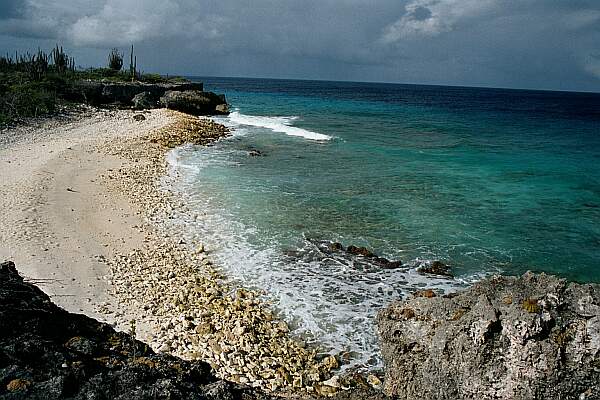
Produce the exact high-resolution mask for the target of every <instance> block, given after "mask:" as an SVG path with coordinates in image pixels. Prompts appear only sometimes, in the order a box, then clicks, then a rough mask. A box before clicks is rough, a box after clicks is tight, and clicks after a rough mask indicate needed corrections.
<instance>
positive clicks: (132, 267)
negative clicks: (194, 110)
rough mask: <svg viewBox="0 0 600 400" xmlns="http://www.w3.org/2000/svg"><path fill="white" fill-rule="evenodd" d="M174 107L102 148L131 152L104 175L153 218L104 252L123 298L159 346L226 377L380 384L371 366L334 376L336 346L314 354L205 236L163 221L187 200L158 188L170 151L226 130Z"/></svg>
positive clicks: (318, 388)
mask: <svg viewBox="0 0 600 400" xmlns="http://www.w3.org/2000/svg"><path fill="white" fill-rule="evenodd" d="M173 116H174V119H175V122H174V123H172V124H171V125H169V126H167V127H164V128H163V129H160V130H158V131H155V132H152V133H151V134H150V135H148V136H146V137H141V138H137V139H134V140H130V141H123V140H117V141H114V142H113V143H106V144H103V145H101V146H100V147H99V150H100V151H102V152H105V153H107V154H112V155H118V156H120V157H124V158H127V159H129V160H130V163H129V166H128V167H125V168H122V169H120V170H119V171H113V172H112V173H111V174H110V175H107V176H104V177H103V179H104V183H105V185H106V187H107V188H108V189H109V190H113V191H116V192H118V193H121V194H125V195H126V196H128V197H129V198H130V199H131V200H132V202H133V203H134V204H136V205H137V206H138V208H139V210H140V213H141V215H142V216H143V218H144V219H145V220H146V221H148V224H146V225H145V226H144V227H141V229H142V230H143V231H144V233H145V235H146V245H145V246H144V248H142V249H138V250H136V251H133V252H131V253H129V254H121V255H119V256H117V257H115V258H114V259H111V260H107V263H108V265H109V266H110V270H111V275H110V277H109V278H108V279H109V280H110V283H111V284H112V287H113V289H114V295H115V296H116V298H117V299H119V307H126V308H128V309H129V310H132V311H135V314H137V315H138V318H139V322H141V323H143V324H145V325H148V326H150V327H151V328H150V330H151V331H152V332H153V335H152V337H151V338H149V344H150V345H151V346H152V348H153V349H155V350H156V351H165V352H170V353H172V354H174V355H177V356H180V357H182V358H184V359H201V360H204V361H206V362H209V363H210V364H211V365H212V367H213V369H214V371H215V373H216V375H217V376H218V377H220V378H224V379H227V380H230V381H233V382H238V383H245V384H248V385H251V386H254V387H260V388H262V389H265V390H268V391H273V392H278V393H284V392H303V393H316V394H320V395H331V394H333V393H335V392H337V391H338V390H340V389H341V388H342V387H346V388H352V387H357V386H361V387H363V388H369V387H371V386H373V387H374V388H380V387H381V381H380V380H379V378H378V377H376V376H374V375H371V376H367V377H362V376H358V375H357V376H353V377H350V376H348V377H344V378H339V377H335V378H333V377H334V375H333V372H334V371H335V370H336V369H337V368H338V367H339V360H338V359H337V358H336V357H335V355H329V356H325V357H323V356H318V355H317V352H316V350H315V349H310V348H306V345H305V344H304V343H303V342H302V341H301V340H299V339H295V338H292V337H291V336H290V335H289V328H288V327H287V325H286V324H285V322H283V321H281V320H278V319H277V318H276V317H274V316H273V314H272V312H271V311H270V310H269V307H268V305H267V304H265V303H264V302H263V301H261V300H260V298H259V297H260V296H259V295H258V294H257V293H253V292H251V291H248V290H245V289H242V288H235V287H231V286H229V285H228V284H226V283H224V280H223V279H222V277H221V276H220V275H219V273H218V272H217V270H216V269H215V268H214V267H213V266H212V263H211V261H210V257H209V255H207V253H206V252H205V251H204V247H203V245H202V244H199V243H184V242H183V241H182V240H181V239H180V238H178V237H177V234H176V233H174V232H167V231H165V230H163V229H161V223H160V222H161V221H165V220H166V219H168V218H170V217H172V215H173V213H174V212H176V211H179V212H180V211H182V208H183V207H184V205H183V203H182V202H181V200H180V199H178V198H177V197H176V196H175V195H174V194H173V193H170V192H166V191H165V190H163V189H161V188H160V179H161V178H162V177H164V176H165V174H166V172H167V163H166V157H165V156H166V153H167V152H168V151H169V150H170V149H172V148H174V147H176V146H180V145H182V144H184V143H193V144H200V145H206V144H209V143H210V142H212V141H214V140H217V139H218V138H221V137H223V136H225V135H227V134H228V130H227V129H226V128H225V127H224V126H222V125H219V124H216V123H214V122H212V121H210V120H207V119H197V118H192V117H190V116H187V115H185V114H181V113H173ZM109 310H110V307H103V309H102V310H101V311H103V312H107V311H109ZM120 322H121V323H125V322H126V321H120ZM332 378H333V379H332Z"/></svg>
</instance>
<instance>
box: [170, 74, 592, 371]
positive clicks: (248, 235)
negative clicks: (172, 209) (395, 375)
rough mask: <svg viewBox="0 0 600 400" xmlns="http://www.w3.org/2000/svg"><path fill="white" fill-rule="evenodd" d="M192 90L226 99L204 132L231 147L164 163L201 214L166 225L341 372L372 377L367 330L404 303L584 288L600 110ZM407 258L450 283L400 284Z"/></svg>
mask: <svg viewBox="0 0 600 400" xmlns="http://www.w3.org/2000/svg"><path fill="white" fill-rule="evenodd" d="M202 80H203V81H204V82H205V86H206V89H207V90H214V91H217V92H224V93H226V94H227V97H228V101H229V102H230V103H231V104H232V106H233V108H234V109H235V111H234V112H233V113H232V114H231V115H230V116H229V117H223V118H216V120H217V121H218V122H221V123H223V124H225V125H228V126H230V127H232V128H234V133H233V135H232V136H231V137H230V138H228V139H225V140H221V141H220V142H218V143H216V144H215V145H213V146H210V147H208V148H197V147H185V148H181V149H177V150H176V151H174V152H173V153H172V154H171V155H170V161H171V165H172V166H173V168H175V169H177V170H178V171H179V173H180V178H179V182H178V183H177V185H176V186H177V189H178V190H181V191H182V192H183V193H184V195H185V198H186V201H187V202H188V203H189V205H190V206H191V207H192V208H193V209H194V210H196V211H197V212H198V213H199V214H200V217H199V218H198V219H193V218H186V217H185V216H184V217H182V218H180V219H179V220H177V221H175V223H176V224H179V225H180V227H181V228H182V229H184V231H185V232H186V234H187V235H190V236H195V237H197V238H200V240H202V241H203V242H205V243H206V244H207V246H208V247H209V248H210V249H212V250H213V255H214V257H215V258H216V259H217V261H218V262H219V263H220V264H221V265H223V266H224V268H225V269H226V271H227V272H228V273H229V275H230V276H232V278H233V279H235V280H238V281H240V282H242V283H243V284H245V285H247V286H250V287H253V288H257V289H260V290H264V291H265V295H266V297H267V298H268V299H270V300H272V301H273V302H274V304H275V306H276V307H277V308H278V309H279V310H280V312H281V314H282V315H283V316H284V317H285V318H286V319H287V320H288V321H289V322H290V323H291V324H292V326H293V327H294V328H295V331H296V333H298V334H300V335H302V336H304V337H305V338H306V339H307V340H309V341H314V342H316V343H318V344H319V345H320V346H321V347H322V349H323V350H324V351H348V352H350V353H351V365H355V366H366V367H378V366H380V359H379V356H378V354H377V339H376V334H375V329H374V325H373V318H374V316H375V314H376V312H377V310H378V309H379V308H380V307H382V306H383V305H385V304H387V303H389V302H390V301H392V300H393V299H397V298H399V297H402V296H404V295H405V294H406V293H408V292H411V291H414V290H416V289H417V288H420V287H425V286H427V287H434V288H438V289H439V290H453V289H455V288H457V287H460V286H461V285H464V284H465V283H467V282H472V281H473V280H475V279H478V278H480V277H481V276H484V275H486V274H489V273H495V272H503V273H513V274H514V273H522V272H524V271H526V270H529V269H532V270H538V271H547V272H552V273H559V274H562V275H563V276H565V277H568V278H571V279H576V280H580V281H600V250H599V249H600V95H595V94H577V93H557V92H532V91H514V90H510V91H509V90H495V89H468V88H449V87H433V86H411V85H382V84H361V83H340V82H337V83H336V82H307V81H278V80H248V79H217V78H212V79H202ZM252 150H258V151H259V152H260V153H261V154H262V156H251V155H250V152H251V151H252ZM322 241H337V242H341V243H343V244H344V245H350V244H354V245H360V246H367V247H368V248H370V249H372V250H373V251H375V252H376V253H377V254H378V255H381V256H385V257H387V258H389V259H392V260H397V259H401V260H402V261H403V262H404V266H403V268H399V269H394V270H386V269H383V268H381V267H380V266H377V265H375V264H373V263H368V262H365V260H361V259H360V258H356V257H351V256H349V255H347V254H344V253H334V254H330V253H328V252H326V251H322V246H321V245H320V244H321V243H322ZM423 260H442V261H443V262H445V263H448V264H450V265H451V266H452V271H453V273H454V274H455V275H456V279H454V280H448V279H440V278H434V277H425V276H422V275H420V274H418V273H416V271H415V266H416V265H418V264H419V263H420V262H422V261H423Z"/></svg>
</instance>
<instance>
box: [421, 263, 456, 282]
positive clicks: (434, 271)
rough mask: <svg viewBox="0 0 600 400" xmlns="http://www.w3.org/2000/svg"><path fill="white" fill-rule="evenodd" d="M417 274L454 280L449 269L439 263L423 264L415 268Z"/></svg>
mask: <svg viewBox="0 0 600 400" xmlns="http://www.w3.org/2000/svg"><path fill="white" fill-rule="evenodd" d="M417 272H418V273H420V274H423V275H425V274H429V275H438V276H443V277H445V278H454V275H452V274H451V273H450V267H449V266H448V265H446V264H444V263H443V262H441V261H437V260H436V261H432V262H428V263H423V264H421V266H419V267H418V268H417Z"/></svg>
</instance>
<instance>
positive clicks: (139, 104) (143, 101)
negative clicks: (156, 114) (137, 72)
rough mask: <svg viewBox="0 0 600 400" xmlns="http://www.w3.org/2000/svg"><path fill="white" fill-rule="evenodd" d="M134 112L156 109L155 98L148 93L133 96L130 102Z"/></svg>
mask: <svg viewBox="0 0 600 400" xmlns="http://www.w3.org/2000/svg"><path fill="white" fill-rule="evenodd" d="M131 102H132V103H133V108H134V109H136V110H146V109H149V108H155V107H156V98H155V97H154V96H152V94H151V93H150V92H142V93H138V94H136V95H135V96H133V99H132V100H131Z"/></svg>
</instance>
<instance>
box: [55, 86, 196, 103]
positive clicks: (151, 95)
mask: <svg viewBox="0 0 600 400" xmlns="http://www.w3.org/2000/svg"><path fill="white" fill-rule="evenodd" d="M203 87H204V86H203V84H202V83H196V82H185V83H141V82H101V81H79V82H75V83H73V84H72V85H70V86H68V87H65V88H64V89H63V90H64V93H63V97H65V98H66V99H67V100H72V101H78V102H86V103H90V104H95V105H102V104H110V103H119V104H123V105H131V104H132V101H133V98H134V97H135V96H137V95H138V94H140V93H144V92H146V93H147V95H146V97H147V99H149V100H150V101H152V102H154V103H158V100H159V99H160V98H161V97H162V96H164V94H165V93H166V92H168V91H187V90H197V91H202V90H203Z"/></svg>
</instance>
